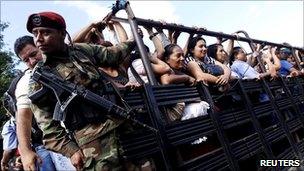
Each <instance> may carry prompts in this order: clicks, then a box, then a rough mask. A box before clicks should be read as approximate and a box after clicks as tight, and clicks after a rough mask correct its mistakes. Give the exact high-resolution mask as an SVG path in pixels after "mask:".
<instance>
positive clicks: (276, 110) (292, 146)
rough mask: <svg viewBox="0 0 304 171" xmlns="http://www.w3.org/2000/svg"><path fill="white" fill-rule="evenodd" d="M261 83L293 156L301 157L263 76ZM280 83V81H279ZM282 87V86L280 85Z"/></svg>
mask: <svg viewBox="0 0 304 171" xmlns="http://www.w3.org/2000/svg"><path fill="white" fill-rule="evenodd" d="M260 81H261V84H262V86H263V89H264V90H265V92H266V94H267V95H268V97H269V99H270V104H271V106H272V108H273V111H274V113H275V115H276V116H277V118H278V119H279V125H280V127H281V128H282V129H283V131H284V133H285V135H286V136H287V139H288V141H289V143H290V146H291V148H292V149H293V152H294V154H295V156H296V157H297V158H300V159H301V158H302V154H301V153H300V152H299V149H298V147H297V146H296V142H295V140H294V138H293V137H292V135H291V132H290V129H289V127H288V126H287V123H286V122H285V120H284V118H283V116H282V113H281V111H280V110H279V106H278V104H277V101H276V99H275V97H274V96H273V94H272V92H271V89H270V87H269V86H268V84H267V82H266V81H265V78H261V80H260ZM281 85H282V82H281ZM282 87H283V86H282Z"/></svg>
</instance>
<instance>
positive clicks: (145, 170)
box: [81, 129, 155, 171]
mask: <svg viewBox="0 0 304 171" xmlns="http://www.w3.org/2000/svg"><path fill="white" fill-rule="evenodd" d="M117 137H118V136H117V130H116V129H114V130H112V131H110V132H108V133H107V134H105V135H103V136H101V137H100V138H98V139H96V140H93V141H91V142H89V143H87V144H84V145H82V146H81V149H82V151H83V153H84V155H85V157H86V161H85V165H84V170H92V171H152V170H155V169H154V168H155V166H154V163H153V161H152V160H151V159H150V160H147V159H144V160H141V161H136V164H134V163H133V162H130V161H125V160H123V159H122V158H121V155H120V154H121V152H122V149H121V148H120V146H119V143H118V138H117Z"/></svg>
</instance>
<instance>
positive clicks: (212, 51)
mask: <svg viewBox="0 0 304 171" xmlns="http://www.w3.org/2000/svg"><path fill="white" fill-rule="evenodd" d="M219 46H223V45H222V44H218V43H215V44H212V45H209V46H208V48H207V56H208V57H211V58H213V59H216V52H217V50H218V47H219Z"/></svg>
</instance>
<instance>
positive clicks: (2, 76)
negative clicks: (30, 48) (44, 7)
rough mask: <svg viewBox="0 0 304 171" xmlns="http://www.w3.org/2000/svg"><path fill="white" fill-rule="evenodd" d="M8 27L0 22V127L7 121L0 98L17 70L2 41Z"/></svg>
mask: <svg viewBox="0 0 304 171" xmlns="http://www.w3.org/2000/svg"><path fill="white" fill-rule="evenodd" d="M7 27H9V24H8V23H6V22H0V97H1V105H0V127H1V126H2V124H3V122H4V121H5V120H6V119H8V118H7V116H6V115H5V113H6V111H5V109H4V108H3V105H2V98H3V97H2V96H3V94H4V92H5V91H6V90H7V89H8V87H9V85H10V82H11V81H12V79H13V78H14V77H15V76H16V74H17V73H18V70H15V69H14V67H15V65H16V60H14V58H16V57H15V55H14V53H13V52H11V51H10V50H6V49H5V45H6V44H5V42H4V40H3V38H4V35H3V31H4V30H5V29H6V28H7Z"/></svg>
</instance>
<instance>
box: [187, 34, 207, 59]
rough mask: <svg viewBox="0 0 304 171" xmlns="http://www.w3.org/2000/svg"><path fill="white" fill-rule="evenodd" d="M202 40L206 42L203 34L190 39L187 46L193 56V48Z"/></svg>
mask: <svg viewBox="0 0 304 171" xmlns="http://www.w3.org/2000/svg"><path fill="white" fill-rule="evenodd" d="M200 40H203V41H204V42H205V43H206V40H205V39H204V38H203V37H201V36H195V37H192V38H191V39H190V40H189V43H188V46H187V49H188V54H189V55H191V56H193V53H192V50H193V49H194V48H195V46H196V43H197V42H198V41H200Z"/></svg>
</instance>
